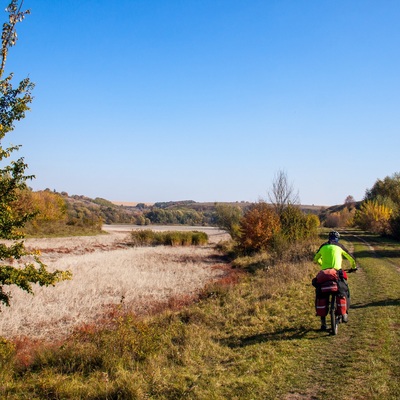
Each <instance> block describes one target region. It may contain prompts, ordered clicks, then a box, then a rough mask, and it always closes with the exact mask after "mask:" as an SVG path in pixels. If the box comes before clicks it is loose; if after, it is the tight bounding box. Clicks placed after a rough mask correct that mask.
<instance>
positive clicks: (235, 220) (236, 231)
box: [215, 204, 243, 239]
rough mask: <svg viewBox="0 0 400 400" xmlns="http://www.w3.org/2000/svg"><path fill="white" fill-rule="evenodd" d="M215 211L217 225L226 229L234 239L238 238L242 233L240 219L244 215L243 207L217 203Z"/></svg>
mask: <svg viewBox="0 0 400 400" xmlns="http://www.w3.org/2000/svg"><path fill="white" fill-rule="evenodd" d="M215 213H216V223H217V226H218V227H219V228H221V229H224V230H226V231H227V232H228V233H229V234H230V235H231V237H232V239H237V238H238V237H239V235H240V219H241V217H242V215H243V212H242V210H241V208H240V207H238V206H232V205H229V204H217V205H216V207H215Z"/></svg>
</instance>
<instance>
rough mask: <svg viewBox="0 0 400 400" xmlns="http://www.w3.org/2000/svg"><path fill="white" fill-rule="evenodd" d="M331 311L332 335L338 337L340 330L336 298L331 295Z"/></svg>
mask: <svg viewBox="0 0 400 400" xmlns="http://www.w3.org/2000/svg"><path fill="white" fill-rule="evenodd" d="M329 311H330V317H331V329H332V335H337V333H338V329H339V318H338V317H337V315H336V296H335V295H334V294H331V304H330V308H329Z"/></svg>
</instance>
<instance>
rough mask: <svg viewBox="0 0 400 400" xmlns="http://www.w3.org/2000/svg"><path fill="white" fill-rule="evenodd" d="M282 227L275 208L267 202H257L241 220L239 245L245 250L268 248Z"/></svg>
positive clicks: (252, 250)
mask: <svg viewBox="0 0 400 400" xmlns="http://www.w3.org/2000/svg"><path fill="white" fill-rule="evenodd" d="M280 229H281V223H280V220H279V216H278V214H277V213H276V212H275V210H274V209H273V208H272V207H271V206H270V205H268V204H267V203H264V202H259V203H256V204H254V205H253V206H252V207H251V208H250V209H249V210H248V211H247V212H246V213H245V214H244V216H243V218H242V219H241V221H240V237H239V245H240V247H241V249H242V250H243V251H244V252H254V251H262V250H267V249H268V248H269V247H270V245H271V243H272V239H273V237H274V235H275V234H276V233H278V232H279V231H280Z"/></svg>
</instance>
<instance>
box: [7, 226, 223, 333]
mask: <svg viewBox="0 0 400 400" xmlns="http://www.w3.org/2000/svg"><path fill="white" fill-rule="evenodd" d="M129 240H130V238H129V234H128V233H118V232H114V233H112V234H109V235H102V236H95V237H78V238H57V239H56V238H54V239H30V240H27V241H26V245H27V247H34V248H39V249H41V251H42V260H43V261H44V262H45V263H46V264H47V265H48V267H49V269H50V270H51V269H52V268H57V269H68V270H70V271H71V272H72V273H73V278H72V280H71V281H65V282H61V283H59V284H58V285H56V286H55V287H50V288H41V287H35V288H34V293H35V295H34V296H32V295H30V294H28V293H25V292H23V291H21V290H20V289H17V288H13V287H10V292H11V294H12V301H11V307H9V308H6V307H3V308H2V312H1V318H0V336H3V337H6V338H15V337H25V336H26V337H29V338H30V339H31V340H32V339H33V340H34V339H40V340H56V339H60V338H62V337H65V336H66V335H68V334H70V333H71V332H72V331H73V330H74V329H76V328H77V327H79V326H82V325H84V324H90V323H93V322H95V321H98V320H99V319H101V317H102V316H103V315H104V314H105V313H107V312H109V311H110V309H112V308H113V307H115V306H118V308H119V309H120V310H121V311H124V310H126V311H127V310H129V311H130V312H132V311H133V312H134V313H144V312H146V311H147V310H149V309H150V308H151V306H152V305H153V304H155V303H160V302H161V303H162V302H167V301H168V300H169V299H170V298H172V297H176V296H183V295H185V296H190V295H194V294H195V293H196V292H197V291H198V290H200V289H201V288H202V287H203V286H204V285H205V284H206V283H207V282H210V281H212V280H213V279H216V278H218V277H221V276H222V275H223V274H224V272H223V270H222V265H223V264H222V262H221V261H219V260H218V259H216V258H215V256H216V251H215V250H214V249H213V247H211V246H202V247H172V248H171V247H163V246H162V247H146V248H140V247H139V248H131V247H128V246H127V245H126V244H127V243H128V242H129ZM215 266H217V267H218V266H221V269H219V268H215Z"/></svg>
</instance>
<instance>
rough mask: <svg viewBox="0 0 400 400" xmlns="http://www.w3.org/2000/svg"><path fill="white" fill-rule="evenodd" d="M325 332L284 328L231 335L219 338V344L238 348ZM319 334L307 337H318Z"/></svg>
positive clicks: (300, 328) (304, 328) (302, 328)
mask: <svg viewBox="0 0 400 400" xmlns="http://www.w3.org/2000/svg"><path fill="white" fill-rule="evenodd" d="M311 332H312V333H315V332H318V333H325V332H322V331H321V330H320V329H311V328H306V327H299V328H285V329H280V330H277V331H275V332H270V333H260V334H258V335H251V336H245V337H231V338H228V339H225V340H221V342H220V343H221V344H223V345H225V346H228V347H230V348H239V347H246V346H253V345H256V344H259V343H264V342H271V341H279V342H280V341H286V340H298V339H303V338H304V337H305V336H306V335H308V334H310V333H311ZM319 337H320V336H315V337H307V340H309V339H318V338H319Z"/></svg>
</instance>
